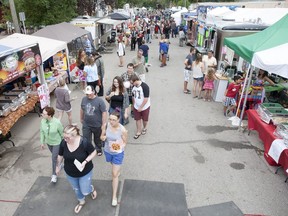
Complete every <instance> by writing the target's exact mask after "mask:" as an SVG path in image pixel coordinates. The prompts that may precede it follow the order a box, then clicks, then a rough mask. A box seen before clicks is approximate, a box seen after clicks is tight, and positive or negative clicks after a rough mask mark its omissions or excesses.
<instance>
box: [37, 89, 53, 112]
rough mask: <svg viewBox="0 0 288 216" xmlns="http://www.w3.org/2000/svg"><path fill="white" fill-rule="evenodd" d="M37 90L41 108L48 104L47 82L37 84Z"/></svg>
mask: <svg viewBox="0 0 288 216" xmlns="http://www.w3.org/2000/svg"><path fill="white" fill-rule="evenodd" d="M37 92H38V96H39V98H40V104H41V109H43V108H45V107H46V106H50V92H49V88H48V85H47V83H45V84H42V85H41V86H39V87H38V89H37Z"/></svg>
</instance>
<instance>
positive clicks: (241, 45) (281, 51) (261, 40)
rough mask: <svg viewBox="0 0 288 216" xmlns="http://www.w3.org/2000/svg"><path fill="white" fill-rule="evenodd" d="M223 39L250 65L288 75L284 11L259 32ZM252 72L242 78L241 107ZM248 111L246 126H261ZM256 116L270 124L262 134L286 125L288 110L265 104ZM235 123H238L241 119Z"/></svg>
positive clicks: (287, 143)
mask: <svg viewBox="0 0 288 216" xmlns="http://www.w3.org/2000/svg"><path fill="white" fill-rule="evenodd" d="M224 43H225V44H226V45H227V46H228V47H229V48H231V49H233V50H234V51H235V53H236V54H237V55H239V56H241V57H242V58H243V59H244V60H246V61H248V62H250V63H251V65H252V66H253V67H257V68H261V69H263V70H267V71H268V72H269V73H270V74H271V73H273V74H276V75H278V76H281V77H283V78H284V79H285V78H286V79H288V61H287V57H286V55H285V53H286V51H287V48H288V14H287V15H286V16H284V17H283V18H282V19H281V20H279V21H278V22H277V23H275V24H274V25H272V26H270V27H268V28H267V29H265V30H263V31H262V32H259V33H256V34H253V35H248V36H243V37H234V38H226V39H225V41H224ZM252 74H253V73H252V70H250V71H249V72H248V73H247V76H248V75H249V76H248V77H249V78H248V79H247V78H246V80H247V85H246V84H244V86H247V87H246V92H245V94H243V97H244V98H245V100H244V105H243V106H244V107H245V105H246V101H247V96H248V92H249V87H250V81H251V78H252ZM285 84H286V83H283V84H282V85H281V87H283V88H285V89H286V85H285ZM277 86H278V85H277ZM277 86H276V87H277ZM274 87H275V86H274ZM283 91H284V90H283ZM280 106H281V105H280ZM259 108H260V109H261V106H259V107H258V109H259ZM251 112H252V111H250V110H248V111H246V113H247V114H248V122H250V123H249V125H250V126H248V128H250V129H251V128H265V127H261V125H262V126H263V122H260V121H256V120H255V119H256V117H255V115H252V114H251ZM252 113H253V112H252ZM243 114H244V109H243V110H242V113H241V119H242V117H243ZM253 116H254V117H253ZM259 116H260V117H259V118H260V119H261V120H262V121H264V122H266V123H267V124H268V125H270V124H273V125H271V126H267V127H269V128H270V129H271V130H270V132H269V131H266V132H265V133H263V134H266V135H267V134H269V133H270V134H271V133H272V132H273V133H274V132H275V128H276V126H277V127H282V126H283V127H282V128H286V126H284V124H285V123H287V122H288V111H287V110H285V109H284V108H283V107H282V106H281V107H280V108H277V109H275V108H271V109H270V108H268V107H265V108H263V109H262V111H261V112H259ZM278 116H280V119H283V121H281V122H279V118H276V117H278ZM270 118H271V119H270ZM252 119H254V120H253V122H254V126H253V127H251V122H252ZM275 119H278V121H276V120H275ZM264 124H265V123H264ZM239 125H241V121H240V123H239ZM281 125H282V126H281ZM267 127H266V128H267ZM261 131H262V130H258V132H259V133H262V132H261ZM284 131H286V132H287V129H286V130H285V129H284ZM259 135H260V134H259ZM278 138H280V139H281V138H282V140H283V142H284V144H285V146H288V137H285V132H284V133H281V134H280V135H279V137H278ZM273 140H275V137H272V138H271V139H267V137H266V138H263V141H264V142H268V143H267V144H265V146H268V145H272V144H273V142H274V141H273ZM276 145H277V144H276ZM269 149H270V148H269ZM267 150H268V148H267V147H265V152H267ZM282 150H283V151H284V150H285V149H282ZM283 154H284V157H285V155H287V154H286V153H283ZM280 155H282V152H280ZM287 160H288V159H287ZM274 161H275V160H274ZM285 164H286V163H285ZM280 165H282V164H280ZM285 171H286V174H288V170H287V169H286V170H285Z"/></svg>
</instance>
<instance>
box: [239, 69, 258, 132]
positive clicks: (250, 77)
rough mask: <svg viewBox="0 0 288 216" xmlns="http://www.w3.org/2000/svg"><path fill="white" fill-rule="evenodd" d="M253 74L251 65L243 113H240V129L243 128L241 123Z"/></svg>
mask: <svg viewBox="0 0 288 216" xmlns="http://www.w3.org/2000/svg"><path fill="white" fill-rule="evenodd" d="M253 68H254V67H253ZM252 74H253V72H252V68H251V67H250V69H249V79H248V83H247V87H246V92H245V98H244V103H243V107H242V110H241V115H240V121H239V129H240V128H241V123H242V120H243V115H244V112H245V107H246V103H247V95H248V91H249V87H250V83H251V79H252ZM243 88H245V86H243ZM240 103H241V101H240Z"/></svg>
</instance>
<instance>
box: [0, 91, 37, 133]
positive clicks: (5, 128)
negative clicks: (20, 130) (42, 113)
mask: <svg viewBox="0 0 288 216" xmlns="http://www.w3.org/2000/svg"><path fill="white" fill-rule="evenodd" d="M38 99H39V98H38V96H37V95H30V96H29V98H28V99H27V100H26V103H25V104H24V105H22V106H20V107H19V108H18V109H17V110H15V111H14V112H11V113H10V114H9V115H8V116H6V117H1V118H0V134H1V135H2V136H3V137H5V136H6V135H7V134H9V132H10V129H11V128H12V127H13V125H14V124H15V123H16V122H17V121H18V119H19V118H21V117H22V116H24V115H26V114H27V113H28V112H30V111H32V110H33V109H34V108H35V104H36V103H37V102H38ZM9 137H11V134H9Z"/></svg>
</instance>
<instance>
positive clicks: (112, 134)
mask: <svg viewBox="0 0 288 216" xmlns="http://www.w3.org/2000/svg"><path fill="white" fill-rule="evenodd" d="M141 46H142V47H143V44H142V45H141ZM143 50H146V52H148V50H149V48H148V49H145V47H144V48H143ZM143 50H142V49H139V50H138V51H137V55H136V57H135V58H133V59H132V60H131V62H130V63H128V64H127V70H126V72H124V73H123V74H121V75H120V76H115V77H114V78H113V80H112V83H111V85H110V87H108V88H107V89H108V90H107V91H106V93H105V94H103V91H104V88H103V77H104V62H103V59H102V58H101V55H100V54H99V53H94V52H92V53H87V52H85V50H82V49H80V50H79V52H78V53H79V54H78V58H77V60H76V62H75V65H74V67H73V69H75V68H76V69H75V70H77V73H78V76H79V77H80V76H81V77H82V79H80V80H81V81H82V88H83V92H84V94H85V96H84V97H83V98H82V100H81V104H80V122H81V124H82V128H80V127H79V126H77V124H73V121H72V117H73V115H72V105H71V101H72V100H74V99H76V98H73V97H71V96H70V91H69V89H68V88H67V85H66V83H65V80H60V81H59V86H58V87H57V88H56V90H55V97H56V106H55V109H56V111H57V117H56V116H55V109H54V108H53V107H45V108H44V109H43V112H42V116H43V119H42V120H41V126H40V134H41V139H40V143H41V148H42V149H44V148H45V146H47V147H48V149H49V150H50V152H51V154H52V156H51V158H52V176H51V182H52V183H57V176H58V175H59V173H60V172H61V170H62V169H64V171H65V173H66V178H67V180H68V182H69V183H70V184H71V186H72V188H73V190H74V192H75V194H76V198H77V200H78V204H77V205H76V206H75V208H74V212H75V213H79V212H80V211H81V209H82V208H83V206H84V205H85V202H86V201H85V197H86V196H87V195H89V194H90V196H91V198H92V199H96V197H97V191H96V186H95V187H94V185H93V184H92V175H93V162H92V159H93V158H94V157H95V156H99V157H100V156H102V155H103V153H104V155H105V159H106V161H107V162H108V163H110V164H111V165H112V199H111V200H112V202H111V205H112V206H117V204H118V199H117V190H118V182H119V175H120V168H121V164H122V163H123V160H124V149H125V146H126V145H127V139H128V132H127V130H126V129H125V127H124V125H125V124H128V123H129V114H131V117H132V118H134V119H135V122H136V133H135V135H134V139H138V138H139V137H140V136H141V135H145V134H146V133H147V125H148V119H149V111H150V89H149V86H148V85H147V84H146V83H145V73H146V70H145V62H147V58H146V59H145V57H144V56H143V52H144V51H143ZM122 51H123V50H122ZM124 53H125V51H124ZM118 55H119V53H118ZM120 55H121V54H120ZM120 55H119V56H120ZM146 57H147V56H146ZM120 61H121V60H120ZM122 63H123V62H122ZM101 89H102V90H101ZM99 93H100V94H102V95H103V96H104V97H101V96H102V95H99ZM105 100H106V101H107V102H108V104H109V105H108V106H107V105H106V103H105ZM130 107H131V110H130V109H129V108H130ZM129 111H130V113H129ZM64 112H66V113H67V115H68V120H69V124H68V125H67V126H66V127H63V125H62V123H61V119H62V116H63V113H64ZM80 129H81V130H80ZM80 131H82V134H81V132H80Z"/></svg>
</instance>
